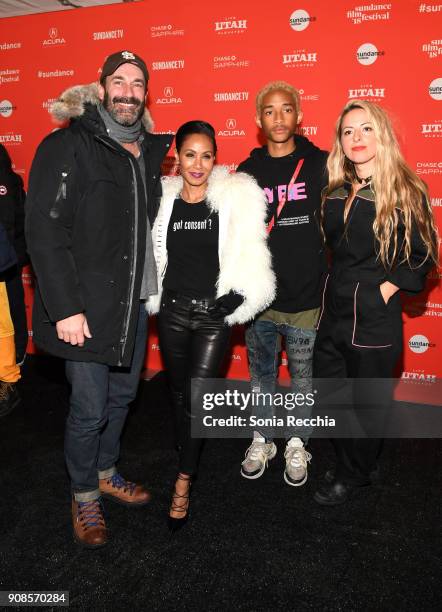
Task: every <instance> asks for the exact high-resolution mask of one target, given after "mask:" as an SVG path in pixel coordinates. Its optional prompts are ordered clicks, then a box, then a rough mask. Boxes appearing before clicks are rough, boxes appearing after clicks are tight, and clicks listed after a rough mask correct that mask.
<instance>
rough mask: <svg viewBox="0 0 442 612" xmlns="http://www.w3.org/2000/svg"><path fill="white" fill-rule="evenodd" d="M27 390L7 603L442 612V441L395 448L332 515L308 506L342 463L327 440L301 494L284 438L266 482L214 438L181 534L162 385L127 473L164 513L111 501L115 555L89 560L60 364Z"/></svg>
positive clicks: (155, 386) (6, 468)
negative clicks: (67, 450)
mask: <svg viewBox="0 0 442 612" xmlns="http://www.w3.org/2000/svg"><path fill="white" fill-rule="evenodd" d="M21 392H22V396H23V398H24V401H23V405H22V406H21V407H20V408H19V409H17V410H16V411H15V412H14V413H13V414H11V415H10V416H9V417H6V418H3V419H1V420H0V469H1V472H0V473H1V476H0V491H1V506H0V507H1V515H0V534H1V535H0V590H31V591H32V590H34V591H35V590H68V591H69V592H70V608H71V609H73V610H106V611H107V610H118V611H119V610H146V611H151V610H152V611H154V610H161V611H163V610H164V611H169V610H170V611H172V610H177V611H178V610H180V611H184V610H191V611H193V610H195V611H197V610H202V611H212V610H213V611H216V610H220V611H221V610H223V611H224V610H244V611H247V612H255V611H265V610H278V611H279V610H296V611H298V610H299V611H302V610H314V611H322V610H327V611H329V610H345V611H347V610H348V611H356V610H357V611H359V610H370V611H374V610H401V611H405V610H413V611H416V610H418V611H420V610H425V611H427V610H436V609H440V608H439V605H440V567H441V554H440V553H441V548H440V528H441V520H440V519H441V516H440V500H441V480H442V479H441V470H440V465H441V462H440V458H441V449H442V445H441V443H440V441H439V440H389V441H387V442H386V444H385V447H384V452H383V455H382V461H381V473H382V478H381V480H380V482H379V483H378V484H376V485H374V486H372V487H368V488H365V489H363V490H361V491H360V492H359V493H358V495H357V496H356V497H355V498H354V499H353V500H351V501H350V502H349V503H348V504H346V505H345V506H341V507H336V508H323V507H321V506H318V505H317V504H316V503H315V502H314V501H313V499H312V495H313V493H314V491H315V489H316V487H317V485H318V483H319V480H320V477H321V476H322V474H323V473H324V471H325V470H326V469H327V468H328V467H330V466H331V464H332V461H333V452H332V449H331V445H330V444H329V443H328V442H327V441H325V440H313V441H312V443H311V445H310V451H311V452H312V455H313V460H312V463H311V469H310V477H309V480H308V482H307V484H306V485H305V486H303V487H300V488H294V487H289V486H287V485H286V484H285V483H284V481H283V478H282V474H283V466H284V463H283V450H284V447H283V441H282V440H281V441H278V455H277V457H276V459H275V460H274V461H272V463H271V467H270V468H269V469H268V470H267V471H266V473H265V474H264V476H263V477H262V478H260V479H259V480H256V481H247V480H245V479H243V478H241V476H240V474H239V465H240V462H241V460H242V458H243V453H244V450H245V448H246V447H247V443H248V441H247V440H209V441H208V442H207V444H206V446H205V449H204V452H203V455H202V460H201V469H200V474H199V477H198V479H197V481H196V482H195V484H194V487H193V493H192V505H191V520H190V521H189V523H188V524H187V525H186V527H185V528H184V529H183V530H182V531H180V532H179V533H177V534H175V535H173V536H171V535H170V534H169V532H168V530H167V525H166V514H167V509H168V504H169V497H170V493H171V488H172V484H173V480H174V477H175V474H176V455H175V451H174V450H173V440H172V426H171V413H170V409H169V406H168V404H167V401H166V399H165V386H164V380H163V377H162V375H158V376H157V377H156V378H155V379H154V380H153V381H151V382H149V383H145V382H143V383H142V384H141V386H140V392H139V397H138V399H137V401H136V403H135V405H134V406H133V409H132V410H131V414H130V418H129V420H128V423H127V427H126V430H125V434H124V438H123V445H122V453H121V462H120V464H119V468H120V471H121V473H122V474H123V475H124V476H126V477H128V478H130V479H131V480H139V481H141V482H144V483H146V484H147V485H148V487H149V488H150V489H151V490H152V493H153V501H152V502H151V504H150V505H148V506H145V507H144V508H133V509H132V508H129V509H128V508H126V507H123V506H119V505H117V504H113V503H112V502H110V501H106V505H105V508H106V516H107V524H108V526H109V527H110V530H111V541H110V542H109V544H108V545H107V546H106V547H104V548H102V549H99V550H93V551H89V550H83V549H80V548H79V547H78V546H77V545H76V544H75V543H74V541H73V538H72V534H71V522H70V521H71V518H70V497H69V485H68V479H67V476H66V473H65V468H64V463H63V428H64V421H65V418H66V414H67V400H68V387H67V384H66V382H65V380H64V376H63V370H62V368H61V364H60V362H58V361H57V360H52V359H49V358H42V357H39V358H36V357H34V358H29V359H28V360H27V362H26V365H25V367H24V370H23V381H22V383H21ZM23 609H24V608H23ZM28 609H29V608H28ZM40 609H41V608H40ZM53 609H56V608H53Z"/></svg>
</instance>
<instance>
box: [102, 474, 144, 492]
mask: <svg viewBox="0 0 442 612" xmlns="http://www.w3.org/2000/svg"><path fill="white" fill-rule="evenodd" d="M108 482H110V484H111V485H112V486H113V487H114V489H123V491H124V492H125V493H126V491H129V495H132V493H133V492H134V490H135V487H136V486H137V485H136V484H135V483H134V482H129V481H128V480H126V479H125V478H123V477H122V476H121V474H114V475H113V476H111V477H110V478H109V480H108Z"/></svg>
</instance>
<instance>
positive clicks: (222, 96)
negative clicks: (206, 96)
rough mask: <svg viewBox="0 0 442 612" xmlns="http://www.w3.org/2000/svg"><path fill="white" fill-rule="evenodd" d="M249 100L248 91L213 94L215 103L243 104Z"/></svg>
mask: <svg viewBox="0 0 442 612" xmlns="http://www.w3.org/2000/svg"><path fill="white" fill-rule="evenodd" d="M248 99H249V92H248V91H221V92H219V93H214V94H213V101H214V102H243V101H247V100H248Z"/></svg>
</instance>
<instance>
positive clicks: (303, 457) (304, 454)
mask: <svg viewBox="0 0 442 612" xmlns="http://www.w3.org/2000/svg"><path fill="white" fill-rule="evenodd" d="M285 456H286V459H289V462H290V464H291V465H293V467H295V468H298V467H301V466H302V467H307V462H308V461H310V460H311V458H312V456H311V454H310V453H309V452H308V451H306V450H305V448H296V447H295V448H289V449H287V451H286V452H285Z"/></svg>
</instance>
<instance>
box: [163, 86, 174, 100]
mask: <svg viewBox="0 0 442 612" xmlns="http://www.w3.org/2000/svg"><path fill="white" fill-rule="evenodd" d="M164 95H165V96H166V98H171V97H172V96H173V87H165V88H164Z"/></svg>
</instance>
